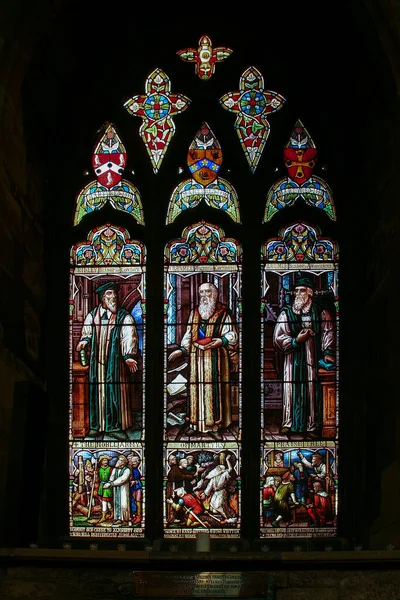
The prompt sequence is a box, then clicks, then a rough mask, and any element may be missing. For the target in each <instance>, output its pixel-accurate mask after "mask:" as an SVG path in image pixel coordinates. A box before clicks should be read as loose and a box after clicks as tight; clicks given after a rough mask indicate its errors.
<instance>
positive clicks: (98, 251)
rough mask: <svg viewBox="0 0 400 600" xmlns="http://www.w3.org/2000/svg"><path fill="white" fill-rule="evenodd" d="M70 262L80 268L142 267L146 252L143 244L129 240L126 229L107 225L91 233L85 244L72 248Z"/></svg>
mask: <svg viewBox="0 0 400 600" xmlns="http://www.w3.org/2000/svg"><path fill="white" fill-rule="evenodd" d="M70 260H71V265H73V266H79V267H90V266H107V265H109V266H117V265H141V264H143V263H144V262H145V260H146V250H145V247H144V245H143V244H142V242H138V241H136V240H131V239H129V233H128V231H127V230H126V229H124V228H123V227H118V226H116V225H111V224H110V223H106V224H105V225H103V226H102V227H97V228H96V229H93V230H92V231H90V232H89V235H88V239H87V240H86V241H85V242H81V243H78V244H75V246H73V247H72V249H71V257H70Z"/></svg>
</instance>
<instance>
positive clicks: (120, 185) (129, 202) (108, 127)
mask: <svg viewBox="0 0 400 600" xmlns="http://www.w3.org/2000/svg"><path fill="white" fill-rule="evenodd" d="M127 156H128V155H127V152H126V149H125V146H124V145H123V143H122V141H121V138H120V137H119V135H118V133H117V131H116V129H115V127H114V126H113V125H112V124H111V123H106V124H105V125H104V127H103V133H102V134H101V136H100V139H99V141H98V143H97V144H96V146H95V149H94V151H93V155H92V166H93V169H94V172H95V174H96V181H92V182H90V183H88V184H87V185H86V186H85V187H84V188H83V189H82V190H81V191H80V192H79V194H78V196H77V198H76V206H75V216H74V225H78V223H80V221H81V220H82V218H83V217H84V216H85V215H87V214H89V213H91V212H94V211H95V210H100V209H101V208H103V206H104V205H105V204H106V203H107V202H109V203H110V204H111V206H112V207H113V208H116V209H117V210H122V211H123V212H127V213H128V214H130V215H132V216H133V218H134V219H135V220H136V221H137V222H138V223H140V224H141V225H144V217H143V207H142V201H141V199H140V194H139V192H138V190H137V188H136V187H135V186H134V185H133V184H132V183H130V182H129V181H126V180H125V179H122V175H123V172H124V169H125V166H126V161H127Z"/></svg>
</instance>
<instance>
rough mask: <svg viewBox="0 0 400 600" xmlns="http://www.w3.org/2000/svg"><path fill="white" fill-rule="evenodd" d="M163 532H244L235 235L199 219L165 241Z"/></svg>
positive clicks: (176, 534)
mask: <svg viewBox="0 0 400 600" xmlns="http://www.w3.org/2000/svg"><path fill="white" fill-rule="evenodd" d="M165 261H166V262H165V280H164V290H165V299H164V302H165V329H164V334H165V337H164V352H165V354H164V365H165V367H164V385H165V389H164V398H165V399H164V439H165V440H166V443H165V446H164V535H165V536H166V537H191V536H194V535H195V532H196V531H199V530H202V529H204V530H207V531H209V532H210V534H211V536H214V537H218V536H222V537H238V536H239V533H240V450H241V447H240V443H239V440H240V439H241V394H242V390H241V386H242V356H241V346H242V308H241V304H242V300H241V262H242V253H241V246H240V244H239V243H238V242H237V241H236V240H234V239H231V238H225V236H224V232H223V230H222V229H221V228H220V227H217V226H215V225H211V224H209V223H206V222H204V221H201V222H199V223H196V224H193V225H191V226H189V227H187V228H186V229H185V230H184V231H183V233H182V237H181V239H176V240H172V241H170V242H169V243H168V244H167V246H166V248H165Z"/></svg>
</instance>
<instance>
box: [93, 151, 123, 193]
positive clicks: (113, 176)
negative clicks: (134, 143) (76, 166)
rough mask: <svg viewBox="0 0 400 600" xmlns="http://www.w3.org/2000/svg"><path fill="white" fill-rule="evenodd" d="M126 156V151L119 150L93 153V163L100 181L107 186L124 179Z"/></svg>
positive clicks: (109, 186)
mask: <svg viewBox="0 0 400 600" xmlns="http://www.w3.org/2000/svg"><path fill="white" fill-rule="evenodd" d="M126 158H127V155H126V153H119V152H113V153H101V154H93V157H92V165H93V168H94V172H95V173H96V177H97V180H98V181H99V183H101V185H104V187H106V188H112V187H114V186H115V185H117V184H118V183H119V182H120V181H121V179H122V174H123V172H124V169H125V165H126Z"/></svg>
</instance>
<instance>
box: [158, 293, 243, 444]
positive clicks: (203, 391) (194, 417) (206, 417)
mask: <svg viewBox="0 0 400 600" xmlns="http://www.w3.org/2000/svg"><path fill="white" fill-rule="evenodd" d="M199 297H200V300H199V306H198V307H196V308H195V309H194V310H192V311H191V313H190V316H189V321H188V325H187V329H186V332H185V334H184V336H183V338H182V340H181V345H180V348H178V349H177V350H175V351H174V352H172V353H171V354H170V355H169V357H168V360H169V361H174V360H176V359H177V358H179V357H181V356H185V357H186V356H187V357H188V358H189V373H190V374H189V391H188V403H187V404H188V406H187V415H188V419H189V423H190V426H191V428H192V429H193V430H195V431H199V432H202V433H205V432H208V431H218V429H219V428H226V427H228V426H229V425H230V424H231V422H232V410H231V372H232V371H233V370H235V368H236V365H235V359H236V358H237V350H238V332H237V328H236V325H235V323H234V321H233V318H232V315H231V313H230V312H229V310H228V308H227V306H225V305H224V304H221V303H219V302H218V301H217V298H218V289H217V287H216V286H215V285H214V284H212V283H203V284H202V285H201V286H200V287H199Z"/></svg>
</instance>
